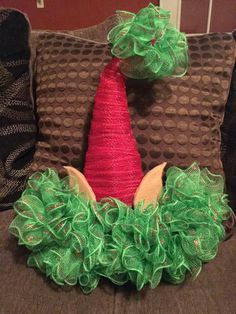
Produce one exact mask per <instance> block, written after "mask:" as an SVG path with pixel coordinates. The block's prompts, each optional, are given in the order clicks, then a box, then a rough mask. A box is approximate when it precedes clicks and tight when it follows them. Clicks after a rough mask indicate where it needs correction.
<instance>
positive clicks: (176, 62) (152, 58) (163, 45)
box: [108, 3, 188, 79]
mask: <svg viewBox="0 0 236 314" xmlns="http://www.w3.org/2000/svg"><path fill="white" fill-rule="evenodd" d="M117 15H118V17H119V23H118V25H116V26H115V27H114V28H113V29H111V31H110V32H109V34H108V41H109V42H110V43H111V44H112V50H111V52H112V54H113V55H114V56H116V57H118V58H119V59H121V62H120V69H121V71H122V72H123V73H124V74H125V75H126V76H127V77H131V78H135V79H144V78H149V79H156V78H163V77H167V76H183V75H184V74H185V73H186V71H187V66H188V46H187V40H186V36H185V34H184V33H181V32H179V31H178V30H177V29H176V28H175V27H173V26H172V25H171V24H170V12H169V11H166V10H162V9H160V8H159V7H157V6H154V5H153V4H152V3H150V4H149V5H148V7H146V8H144V9H142V10H140V11H139V12H138V13H137V14H136V15H135V14H133V13H130V12H126V11H117Z"/></svg>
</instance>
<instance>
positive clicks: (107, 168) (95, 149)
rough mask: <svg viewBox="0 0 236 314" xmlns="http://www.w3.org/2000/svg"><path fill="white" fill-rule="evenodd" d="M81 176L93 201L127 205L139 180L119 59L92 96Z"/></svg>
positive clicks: (112, 63)
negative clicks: (93, 197) (92, 102)
mask: <svg viewBox="0 0 236 314" xmlns="http://www.w3.org/2000/svg"><path fill="white" fill-rule="evenodd" d="M84 175H85V177H86V178H87V180H88V182H89V184H90V185H91V187H92V188H93V191H94V193H95V195H96V198H97V200H100V199H101V198H104V197H115V198H117V199H119V200H121V201H123V202H124V203H126V204H127V205H131V204H132V201H133V198H134V193H135V191H136V189H137V187H138V185H139V183H140V181H141V179H142V177H143V171H142V167H141V158H140V155H139V153H138V151H137V147H136V141H135V139H134V136H133V134H132V131H131V126H130V115H129V110H128V103H127V97H126V88H125V76H124V75H123V74H122V73H121V72H120V70H119V59H117V58H114V59H112V61H111V62H110V63H109V64H108V65H107V66H106V67H105V69H104V71H103V73H102V74H101V77H100V83H99V86H98V89H97V92H96V97H95V104H94V109H93V118H92V121H91V128H90V133H89V139H88V151H87V154H86V160H85V168H84Z"/></svg>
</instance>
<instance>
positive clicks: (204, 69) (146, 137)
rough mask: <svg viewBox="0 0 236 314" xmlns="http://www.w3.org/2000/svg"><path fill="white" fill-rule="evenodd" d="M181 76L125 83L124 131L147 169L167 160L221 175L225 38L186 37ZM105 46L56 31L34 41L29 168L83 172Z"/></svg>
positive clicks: (230, 53)
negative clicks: (35, 137) (35, 127)
mask: <svg viewBox="0 0 236 314" xmlns="http://www.w3.org/2000/svg"><path fill="white" fill-rule="evenodd" d="M188 42H189V56H190V58H189V70H188V73H187V74H186V75H185V76H184V77H182V78H168V79H165V80H156V81H154V82H148V81H138V80H131V79H130V80H128V81H127V94H128V100H129V109H130V113H131V119H132V128H133V132H134V135H135V137H136V139H137V145H138V149H139V151H140V154H141V156H142V160H143V169H144V171H147V170H148V169H151V168H153V167H154V166H155V165H157V164H159V163H161V162H163V161H168V164H169V166H170V165H173V164H174V165H177V166H181V167H187V166H189V165H190V164H191V163H192V162H193V161H197V162H198V163H199V164H200V166H202V167H203V166H207V167H208V168H209V169H210V170H211V171H213V172H217V173H222V164H221V161H220V140H221V137H220V130H219V127H220V124H221V123H222V119H223V115H224V110H225V102H226V99H227V95H228V91H229V86H230V78H231V73H232V68H233V62H234V42H233V39H232V36H230V35H228V34H224V33H222V34H218V33H217V34H209V35H202V36H193V37H189V38H188ZM110 59H111V55H110V48H109V46H108V45H106V44H98V43H95V42H92V41H89V40H83V39H81V38H76V37H75V36H69V35H65V34H58V33H50V32H48V33H44V34H40V35H39V37H38V47H37V62H36V84H37V87H36V99H37V112H38V121H39V141H38V143H37V149H36V154H35V158H34V164H33V167H32V169H33V170H34V171H35V170H41V169H45V168H46V167H53V168H56V169H57V170H61V169H62V166H63V165H66V164H71V165H73V166H75V167H76V168H78V169H80V170H82V169H83V161H84V156H85V152H86V146H87V133H88V129H89V122H90V118H91V115H92V106H93V101H94V96H95V92H96V87H97V85H98V80H99V74H100V73H101V71H102V69H103V68H104V65H105V64H106V63H107V62H109V60H110Z"/></svg>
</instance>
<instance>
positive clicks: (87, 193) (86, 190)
mask: <svg viewBox="0 0 236 314" xmlns="http://www.w3.org/2000/svg"><path fill="white" fill-rule="evenodd" d="M64 168H65V169H66V171H67V173H68V176H69V183H70V187H71V188H74V187H77V189H78V192H79V193H81V194H83V196H84V197H86V198H87V199H88V200H90V201H96V196H95V194H94V192H93V190H92V188H91V186H90V185H89V183H88V181H87V180H86V178H85V176H84V175H83V174H82V173H81V172H80V171H79V170H77V169H75V168H74V167H70V166H64Z"/></svg>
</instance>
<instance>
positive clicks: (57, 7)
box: [0, 0, 158, 30]
mask: <svg viewBox="0 0 236 314" xmlns="http://www.w3.org/2000/svg"><path fill="white" fill-rule="evenodd" d="M157 2H158V1H153V3H157ZM149 3H150V0H44V5H45V7H44V9H37V7H36V0H0V7H1V6H2V7H14V8H17V9H19V10H21V11H23V12H25V13H27V15H28V17H29V19H30V21H31V25H32V28H34V29H52V30H53V29H55V30H56V29H77V28H81V27H87V26H91V25H94V24H97V23H100V22H102V21H103V20H105V18H107V17H108V16H109V15H112V14H114V12H115V11H116V10H118V9H120V10H129V11H133V12H136V11H138V10H140V9H141V8H142V7H144V6H147V5H148V4H149Z"/></svg>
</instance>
